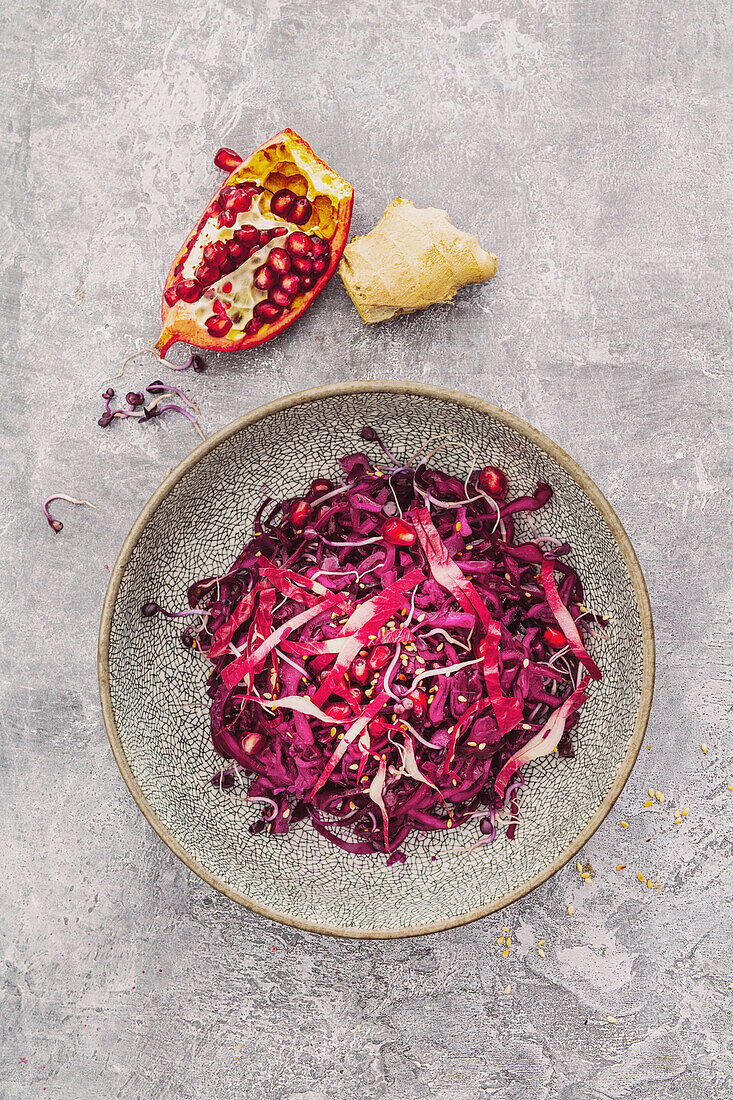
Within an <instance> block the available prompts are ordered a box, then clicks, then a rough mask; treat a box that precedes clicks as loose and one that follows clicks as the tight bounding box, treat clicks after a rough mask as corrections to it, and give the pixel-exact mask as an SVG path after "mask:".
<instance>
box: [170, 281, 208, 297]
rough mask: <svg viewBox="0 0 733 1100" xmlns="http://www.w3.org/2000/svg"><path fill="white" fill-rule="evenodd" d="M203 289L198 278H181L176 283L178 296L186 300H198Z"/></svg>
mask: <svg viewBox="0 0 733 1100" xmlns="http://www.w3.org/2000/svg"><path fill="white" fill-rule="evenodd" d="M203 289H204V288H203V287H202V286H201V283H200V282H199V281H198V279H181V280H180V282H178V283H177V284H176V290H177V291H178V297H179V298H181V299H182V300H183V301H184V302H198V300H199V298H200V297H201V294H202V291H203Z"/></svg>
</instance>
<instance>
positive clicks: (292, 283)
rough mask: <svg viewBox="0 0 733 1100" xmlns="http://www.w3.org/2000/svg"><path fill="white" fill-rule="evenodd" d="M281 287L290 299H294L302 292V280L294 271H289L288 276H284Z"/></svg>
mask: <svg viewBox="0 0 733 1100" xmlns="http://www.w3.org/2000/svg"><path fill="white" fill-rule="evenodd" d="M280 287H281V289H282V290H284V291H285V293H286V294H289V295H290V297H291V298H293V297H295V295H296V294H297V293H298V291H299V290H300V279H299V278H298V276H297V275H294V274H293V273H292V271H289V272H288V273H287V275H283V277H282V279H281V280H280Z"/></svg>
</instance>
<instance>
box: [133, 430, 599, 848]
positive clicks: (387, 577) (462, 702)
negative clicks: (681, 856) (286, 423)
mask: <svg viewBox="0 0 733 1100" xmlns="http://www.w3.org/2000/svg"><path fill="white" fill-rule="evenodd" d="M361 434H362V437H363V439H365V440H366V441H368V442H369V443H372V444H374V445H375V446H374V447H373V448H370V449H373V450H374V451H375V453H377V454H378V456H379V459H378V461H377V460H375V459H374V458H370V457H368V456H367V455H366V454H364V453H361V452H358V453H355V454H348V455H345V456H344V457H343V458H342V459H341V460H340V466H341V470H342V475H341V477H340V479H339V481H338V482H333V481H330V480H327V479H326V478H319V479H318V480H316V481H314V482H313V483H312V484H311V485H310V487H309V489H308V490H307V492H305V493H304V494H303V495H302V496H298V497H289V498H287V499H285V500H280V501H277V502H276V501H274V500H272V499H271V498H268V499H265V500H264V501H263V502H262V504H261V506H260V508H259V510H258V512H257V515H256V517H255V520H254V534H253V536H252V538H251V539H250V540H249V542H247V544H246V546H245V547H244V549H243V550H242V552H241V553H240V555H239V557H238V558H237V559H236V561H235V562H234V563H233V564H232V565H231V566H230V567H229V569H228V570H227V571H226V572H225V573H223V574H222V575H221V576H215V577H206V578H204V579H203V580H199V581H197V582H196V583H195V584H192V585H191V587H190V588H189V590H188V602H189V605H190V609H189V610H187V611H183V612H173V613H171V612H163V613H164V614H166V615H172V616H174V617H179V616H185V615H188V616H191V619H190V622H189V624H188V625H187V626H186V628H185V629H184V631H183V634H182V640H183V643H184V645H186V646H188V647H189V648H192V647H193V648H196V649H198V650H200V651H201V653H202V654H204V655H205V657H206V658H207V659H208V661H209V662H210V663H211V666H212V667H211V670H210V672H209V679H208V689H207V693H208V696H209V697H210V699H211V738H212V742H213V745H214V748H215V749H216V751H217V753H218V754H219V755H220V756H221V757H223V758H224V760H226V761H227V763H226V764H225V765H224V766H223V767H222V768H221V769H220V770H219V771H218V772H217V773H216V775H215V776H213V777H212V783H213V784H214V785H215V786H216V787H218V788H220V789H227V790H229V791H231V794H232V795H233V796H237V795H238V796H239V797H241V798H243V799H244V800H245V801H247V802H251V803H254V804H255V805H256V806H257V808H258V811H261V812H260V816H259V818H258V820H256V821H255V822H254V823H253V824H252V825H251V826H250V829H251V832H253V833H259V832H262V831H263V830H266V831H267V832H269V833H276V834H279V833H287V832H289V830H290V829H291V828H292V826H293V824H294V823H295V822H299V821H302V820H307V821H309V822H310V824H311V826H312V827H313V828H314V829H316V830H317V831H318V832H319V833H320V834H321V835H322V836H324V837H326V838H327V839H328V840H329V841H331V842H332V843H333V844H335V845H338V847H339V848H342V849H344V850H345V851H347V852H353V853H354V854H357V855H361V854H367V853H370V852H378V853H383V854H385V855H386V856H387V862H388V863H395V862H401V861H403V860H404V859H405V855H404V852H403V851H402V849H401V845H402V844H403V843H404V841H405V840H406V838H407V837H408V836H410V834H411V833H413V832H418V833H424V832H432V831H433V830H436V829H455V828H457V827H458V826H460V825H463V824H465V823H466V822H470V821H475V823H476V826H477V844H478V845H481V844H488V843H491V842H492V841H493V840H494V838H495V837H496V835H497V831H498V828H499V827H501V826H503V827H505V828H506V830H507V836H508V837H509V839H511V838H512V837H513V836H514V833H515V831H516V827H517V824H518V820H519V818H518V801H517V792H518V790H519V788H520V787H521V786H522V784H523V782H524V778H523V774H522V768H523V767H524V765H525V764H527V763H529V762H530V761H532V760H536V759H537V758H538V757H541V756H546V755H548V754H549V753H553V752H554V753H556V754H557V755H559V756H561V757H572V756H573V755H574V750H573V744H572V731H573V729H574V727H575V725H576V723H577V721H578V711H579V709H580V707H581V706H582V705H583V704H584V703H585V701H586V698H587V691H588V685H589V683H590V681H591V679H593V680H600V679H601V672H600V670H599V668H598V666H597V665H596V663H595V662H594V661H593V659H592V658H591V657H590V655H589V654H588V652H587V650H586V647H585V642H584V637H586V636H588V635H594V634H596V631H594V629H593V627H594V625H601V626H602V625H603V624H604V623H605V619H603V618H602V617H601V616H599V615H596V614H595V613H593V612H591V611H589V610H588V609H587V608H586V607H585V605H584V603H583V599H584V592H583V584H582V581H581V579H580V577H579V576H578V573H577V572H576V570H575V569H574V568H573V566H572V565H571V564H570V563H569V561H568V560H567V559H568V555H569V554H570V546H569V545H568V543H567V542H564V541H562V540H560V539H558V538H552V537H548V536H539V535H536V537H533V538H531V539H528V540H527V541H522V540H521V539H518V538H517V531H516V528H515V523H516V518H517V517H519V516H521V517H523V522H522V526H523V527H525V528H526V527H528V528H529V529H530V531H532V532H534V530H535V529H534V524H533V523H532V520H531V518H530V514H531V513H533V512H535V511H537V510H538V509H541V508H543V506H544V505H546V504H547V502H548V501H549V500H550V499H551V497H552V495H553V494H552V489H551V488H550V486H549V485H547V484H545V483H544V482H539V483H538V484H537V487H536V489H535V491H534V493H532V494H531V495H529V496H515V497H514V498H512V494H511V492H510V486H509V484H508V481H507V478H506V475H505V474H504V473H503V472H502V471H501V470H500V469H498V468H497V467H494V466H486V467H484V468H483V469H480V470H479V469H476V468H475V463H474V467H473V468H472V470H471V472H470V473H469V475H468V477H466V478H465V479H461V478H460V477H457V476H454V475H451V474H448V473H445V472H443V471H442V470H441V469H439V468H437V466H435V465H430V463H431V460H434V458H435V456H436V455H438V454H439V453H440V451H441V450H444V448H446V447H448V446H459V447H461V446H464V445H463V444H460V443H456V441H454V440H450V439H448V438H445V437H444V438H443V439H441V440H437V441H435V440H433V441H431V442H430V443H429V444H427V445H426V446H425V447H424V448H422V451H421V453H422V454H424V457H420V456H419V455H418V456H415V459H413V461H412V462H411V464H409V465H406V464H405V463H404V462H402V461H400V460H399V459H397V458H395V457H394V456H393V455H392V454H391V452H390V451H389V450H388V449H387V447H386V446H385V445H384V443H383V442H382V441H381V439H380V438H379V436H378V435H377V433H376V432H375V431H374V429H373V428H368V427H367V428H364V429H363V431H362V433H361ZM158 611H163V609H162V608H160V606H159V605H158V604H155V603H148V604H146V605H145V606H144V608H143V615H145V616H149V615H153V614H155V613H156V612H158ZM475 846H476V845H474V847H475Z"/></svg>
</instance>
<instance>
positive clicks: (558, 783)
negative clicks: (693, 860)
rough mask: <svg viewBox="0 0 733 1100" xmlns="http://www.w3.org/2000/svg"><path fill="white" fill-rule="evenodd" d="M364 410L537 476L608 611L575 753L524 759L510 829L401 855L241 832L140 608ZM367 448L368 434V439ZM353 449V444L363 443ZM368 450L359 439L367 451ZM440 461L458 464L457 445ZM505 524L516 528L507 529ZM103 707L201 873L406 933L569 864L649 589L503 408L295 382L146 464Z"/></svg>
mask: <svg viewBox="0 0 733 1100" xmlns="http://www.w3.org/2000/svg"><path fill="white" fill-rule="evenodd" d="M365 424H371V425H373V426H374V427H376V428H377V429H378V430H380V431H381V433H382V434H383V436H384V437H385V439H386V440H387V441H388V442H389V445H390V446H391V447H392V448H393V450H395V451H396V452H397V454H398V455H403V456H405V457H407V456H410V455H412V454H414V453H415V452H416V451H417V450H418V449H419V448H420V446H421V445H422V444H423V443H425V442H426V441H427V440H429V439H431V438H433V437H436V436H443V435H452V436H454V437H455V438H457V439H459V440H461V441H462V442H464V443H466V444H468V446H469V447H470V449H471V450H472V451H473V452H474V453H475V455H476V456H477V459H478V462H479V465H486V464H493V465H497V466H501V467H503V468H504V469H505V470H506V471H507V474H508V476H509V479H510V483H511V485H512V490H513V492H515V493H517V494H518V493H524V492H527V493H529V492H531V491H532V490H533V489H534V487H535V486H536V483H537V481H538V480H543V481H548V482H549V483H550V484H551V485H552V487H553V489H554V490H555V495H554V497H553V499H552V501H551V503H550V504H549V505H548V506H546V507H545V508H543V509H542V510H541V512H538V513H535V516H534V521H535V523H536V525H537V527H538V529H539V531H540V533H543V534H553V535H560V536H562V537H564V538H567V539H568V541H569V542H570V544H571V546H572V553H573V561H574V563H575V565H576V566H577V568H578V569H579V572H580V574H581V576H582V577H583V580H584V582H585V585H586V602H587V603H588V605H589V606H591V607H593V608H594V609H597V610H599V611H603V612H605V613H607V614H608V615H609V616H610V626H609V628H608V637H607V639H606V641H605V642H602V641H600V640H595V641H594V640H591V642H590V643H589V649H590V651H591V653H592V654H594V656H595V657H596V659H597V660H598V661H599V663H600V664H601V665H602V668H603V674H604V676H603V681H602V682H601V683H600V684H594V685H593V688H592V690H591V692H590V697H589V700H588V703H587V704H586V705H585V707H584V708H583V710H582V712H581V717H580V722H579V724H578V727H577V729H576V732H575V734H574V741H575V746H576V756H575V758H574V759H573V760H564V759H560V758H558V757H556V756H549V757H545V758H544V759H541V760H537V761H535V762H534V763H532V764H530V765H528V766H526V767H525V777H526V780H527V782H526V785H525V788H524V789H523V792H522V798H521V816H522V818H523V824H522V826H521V827H520V828H519V830H518V831H517V835H516V837H515V839H514V840H511V841H509V840H507V839H506V835H505V833H503V832H500V833H499V836H498V837H497V839H496V841H495V842H494V843H493V844H489V845H486V846H484V847H479V848H476V849H474V850H473V851H470V852H468V851H467V849H468V848H469V847H470V846H471V844H472V843H473V842H474V841H475V840H476V839H477V836H478V833H477V829H476V826H475V825H470V824H469V825H465V826H463V827H462V828H459V829H456V830H455V831H452V832H450V833H446V832H440V833H431V834H427V835H418V834H416V835H414V836H413V837H411V838H408V841H407V842H406V843H405V844H404V845H403V847H404V850H405V852H406V855H407V861H406V863H403V864H395V865H393V866H391V867H387V866H386V863H385V860H384V858H383V857H382V856H378V855H373V856H354V855H350V854H349V853H347V852H343V851H341V850H340V849H338V848H336V847H334V846H333V845H331V844H330V843H329V842H328V841H327V840H325V839H323V838H322V837H320V836H319V835H318V834H317V833H316V832H315V831H314V830H313V829H312V828H311V827H309V825H308V824H307V823H305V822H301V823H300V824H298V825H297V826H295V827H294V828H293V830H292V831H291V832H290V833H289V834H288V835H286V836H268V835H266V834H259V835H252V834H251V833H250V832H249V830H248V826H249V824H250V823H251V821H253V820H254V819H255V817H256V816H257V813H256V810H255V808H254V807H253V806H251V805H247V804H245V803H243V802H241V801H238V800H236V799H233V798H232V797H231V795H230V794H229V793H228V792H226V791H219V790H216V789H215V788H214V787H212V786H211V784H210V783H209V782H208V780H209V777H210V776H211V775H212V774H213V773H214V772H215V771H216V770H217V768H218V767H219V766H220V765H221V759H220V757H218V756H217V755H216V753H215V752H214V749H213V748H212V745H211V741H210V737H209V729H208V709H207V699H206V695H205V690H204V689H205V683H206V672H207V666H206V664H205V662H204V661H203V660H202V659H201V658H200V657H198V656H197V655H196V654H195V653H193V652H191V651H189V650H186V649H184V648H183V647H182V645H181V643H180V630H181V626H180V623H179V622H177V621H175V620H173V621H172V620H169V619H164V618H163V617H162V616H157V617H155V618H154V619H148V620H143V619H142V618H141V616H140V607H141V604H142V603H143V602H144V601H146V600H155V601H157V602H159V603H161V604H162V605H163V606H165V607H170V608H174V607H183V606H186V602H185V593H186V588H187V586H188V584H189V583H191V581H193V580H194V579H196V578H198V577H202V576H206V575H211V574H213V573H220V572H222V571H223V570H224V569H225V567H226V566H227V565H228V564H229V563H230V562H231V561H232V560H233V558H234V557H235V556H236V554H237V553H238V551H239V549H240V548H241V546H242V544H243V543H244V542H245V541H246V540H247V539H248V538H249V536H250V532H251V524H252V518H253V516H254V513H255V510H256V508H257V504H258V502H259V499H260V496H261V493H262V490H263V487H264V486H267V487H268V489H269V491H270V492H271V493H272V495H273V496H276V497H283V496H289V495H294V494H296V493H298V492H301V491H302V490H303V489H304V488H305V486H306V485H307V484H308V483H309V481H310V480H311V479H312V478H314V477H316V476H326V477H333V476H334V474H335V473H336V471H337V469H338V467H337V459H338V458H339V456H340V455H343V454H345V453H348V452H350V451H354V450H359V449H362V448H364V447H365V445H364V443H363V442H362V440H361V439H360V437H359V432H360V429H361V428H362V427H363V426H364V425H365ZM371 446H374V445H371ZM366 449H369V447H368V446H367V447H366ZM375 453H376V452H375ZM440 462H441V465H442V466H443V468H444V469H448V470H450V472H454V473H459V474H460V473H462V474H464V476H465V474H466V473H467V472H468V466H469V463H470V458H468V457H467V452H466V451H465V449H463V448H458V447H457V448H448V449H446V450H444V451H443V452H442V453H441V458H440ZM518 527H519V530H520V531H521V523H520V524H518ZM99 680H100V691H101V699H102V709H103V713H104V720H105V723H106V726H107V731H108V734H109V739H110V742H111V745H112V750H113V752H114V755H115V758H116V760H117V763H118V765H119V767H120V770H121V772H122V775H123V777H124V779H125V782H126V783H127V785H128V787H129V788H130V791H131V793H132V795H133V797H134V799H135V801H136V802H137V804H138V806H139V807H140V809H141V810H142V812H143V813H144V815H145V817H146V818H147V819H148V821H149V822H150V824H151V825H152V826H153V828H154V829H155V830H156V832H157V833H158V834H159V836H160V837H161V838H162V839H163V840H164V841H165V843H166V844H167V845H168V846H169V848H171V849H172V851H173V852H175V854H176V855H177V856H178V857H179V858H180V859H182V860H183V861H184V863H186V864H187V866H188V867H190V868H191V869H192V870H193V871H195V872H196V873H197V874H198V875H200V877H201V878H202V879H204V880H205V881H206V882H208V883H209V884H210V885H211V886H214V887H215V888H216V889H217V890H220V891H221V892H222V893H224V894H226V895H228V896H229V897H230V898H233V899H235V900H236V901H238V902H241V904H243V905H246V906H247V907H248V908H250V909H253V910H255V911H256V912H258V913H261V914H263V915H264V916H267V917H270V918H271V919H273V920H277V921H282V922H283V923H285V924H291V925H295V926H296V927H299V928H303V929H307V930H308V931H311V932H323V933H330V934H334V935H342V936H353V937H360V936H361V937H396V936H410V935H418V934H421V933H425V932H434V931H439V930H441V929H445V928H450V927H452V926H454V925H459V924H465V923H467V922H468V921H471V920H474V919H476V918H477V917H482V916H485V915H486V914H488V913H492V912H494V911H495V910H497V909H500V908H501V907H502V906H505V905H508V904H509V903H511V902H513V901H516V899H517V898H520V897H522V896H523V895H524V894H526V893H528V892H529V891H530V890H533V889H534V888H535V887H536V886H539V885H540V883H542V882H544V881H545V880H546V879H547V878H549V876H550V875H552V874H554V872H555V871H557V870H558V869H559V868H560V867H562V866H563V864H564V863H566V862H567V861H568V860H569V859H571V858H572V857H573V856H574V855H575V854H576V853H577V852H578V850H579V849H580V848H581V846H582V845H583V844H584V843H585V842H586V841H587V840H588V838H589V837H590V836H591V834H592V833H593V832H594V830H595V829H597V828H598V826H599V825H600V823H601V822H602V821H603V819H604V817H605V816H606V814H607V813H608V812H609V810H610V809H611V807H612V805H613V803H614V802H615V800H616V798H617V797H618V795H619V793H620V791H621V790H622V788H623V785H624V783H625V782H626V779H627V778H628V776H629V773H630V771H631V768H632V766H633V764H634V761H635V759H636V756H637V754H638V751H639V748H640V746H641V742H642V738H643V736H644V729H645V727H646V722H647V717H648V714H649V708H650V705H651V698H652V689H653V680H654V635H653V628H652V618H651V612H650V608H649V600H648V596H647V592H646V587H645V584H644V578H643V576H642V573H641V569H640V568H639V563H638V561H637V559H636V555H635V554H634V551H633V549H632V547H631V544H630V542H629V540H628V538H627V536H626V534H625V532H624V530H623V528H622V526H621V524H620V523H619V520H618V518H617V517H616V515H615V513H614V512H613V510H612V508H611V507H610V505H609V504H608V502H607V501H606V499H605V498H604V496H603V495H602V493H601V492H600V490H599V489H598V488H597V487H596V486H595V485H594V483H593V482H592V481H591V479H590V478H589V477H588V476H587V474H585V473H584V472H583V471H582V470H581V469H580V468H579V467H578V466H577V464H576V463H575V462H574V461H573V460H572V459H571V458H570V457H569V456H568V455H567V454H565V452H564V451H562V450H561V449H560V448H559V447H557V446H556V445H555V444H554V443H552V442H551V441H550V440H549V439H547V438H546V437H545V436H543V435H542V434H541V433H540V432H538V431H536V430H535V429H534V428H532V427H530V426H529V425H528V424H526V423H524V422H523V421H522V420H520V419H518V417H516V416H513V415H512V414H510V413H507V412H504V411H503V410H501V409H498V408H495V407H494V406H492V405H488V404H487V403H486V402H484V401H480V400H478V399H476V398H473V397H468V396H466V395H464V394H461V393H456V392H454V391H451V390H442V389H436V388H434V387H432V386H422V385H416V384H406V383H402V382H354V383H349V384H345V385H339V386H330V387H325V388H321V389H315V390H308V391H305V392H303V393H297V394H293V395H289V396H287V397H284V398H281V399H279V400H277V401H273V402H272V403H270V404H269V405H265V406H263V407H262V408H259V409H255V410H254V411H253V412H250V413H247V414H246V415H245V416H242V417H240V419H239V420H235V421H234V422H233V423H231V424H229V425H228V426H227V427H226V428H223V429H222V430H221V431H220V432H218V433H217V434H216V435H214V436H212V437H211V438H210V439H207V440H206V442H205V443H202V444H201V446H199V447H197V448H196V450H195V451H193V452H192V454H190V455H189V456H188V458H186V459H185V460H184V461H183V462H182V463H181V464H180V466H178V467H177V469H175V470H174V471H173V472H172V473H171V474H169V476H168V477H167V478H166V479H165V481H164V482H163V484H162V485H161V486H160V488H159V489H158V490H157V492H156V493H155V494H154V495H153V496H152V498H151V499H150V501H149V502H148V504H147V505H146V506H145V508H144V509H143V511H142V513H141V514H140V516H139V517H138V519H137V521H136V523H135V525H134V526H133V528H132V530H131V532H130V534H129V535H128V537H127V540H126V541H125V544H124V546H123V547H122V550H121V552H120V555H119V558H118V560H117V563H116V565H115V567H114V570H113V573H112V576H111V579H110V583H109V589H108V592H107V596H106V600H105V603H104V610H103V613H102V623H101V630H100V639H99Z"/></svg>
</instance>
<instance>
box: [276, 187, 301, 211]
mask: <svg viewBox="0 0 733 1100" xmlns="http://www.w3.org/2000/svg"><path fill="white" fill-rule="evenodd" d="M296 198H297V196H296V195H294V194H293V192H292V191H288V189H287V187H282V188H281V189H280V190H279V191H276V192H275V194H274V195H273V196H272V198H271V199H270V210H271V211H272V212H273V214H277V216H278V217H279V218H287V216H288V214H289V213H290V209H291V207H292V205H293V203H294V202H295V200H296Z"/></svg>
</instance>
